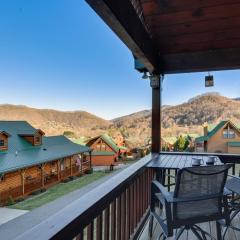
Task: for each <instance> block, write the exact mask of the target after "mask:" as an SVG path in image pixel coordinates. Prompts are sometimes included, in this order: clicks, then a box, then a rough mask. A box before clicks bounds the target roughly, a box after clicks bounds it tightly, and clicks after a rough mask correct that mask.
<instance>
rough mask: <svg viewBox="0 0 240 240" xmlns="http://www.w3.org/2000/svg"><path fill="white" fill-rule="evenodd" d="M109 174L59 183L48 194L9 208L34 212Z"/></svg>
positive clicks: (31, 198)
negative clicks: (33, 210)
mask: <svg viewBox="0 0 240 240" xmlns="http://www.w3.org/2000/svg"><path fill="white" fill-rule="evenodd" d="M108 174H109V173H105V172H103V171H98V172H93V173H92V174H88V175H84V176H82V177H80V178H77V179H75V180H73V181H70V182H68V183H59V184H57V185H55V186H53V187H50V188H49V189H47V191H46V192H44V193H42V194H40V195H37V196H33V197H30V198H28V199H26V200H24V201H22V202H19V203H16V204H14V205H11V206H9V208H15V209H22V210H32V209H34V208H37V207H40V206H42V205H44V204H46V203H48V202H51V201H53V200H55V199H57V198H59V197H61V196H63V195H65V194H67V193H70V192H72V191H74V190H77V189H79V188H82V187H84V186H86V185H88V184H90V183H92V182H94V181H96V180H98V179H100V178H102V177H104V176H106V175H108Z"/></svg>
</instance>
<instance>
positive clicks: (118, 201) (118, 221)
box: [117, 196, 122, 240]
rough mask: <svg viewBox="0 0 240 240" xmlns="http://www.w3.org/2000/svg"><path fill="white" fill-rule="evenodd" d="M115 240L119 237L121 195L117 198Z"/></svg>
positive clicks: (118, 239) (119, 239)
mask: <svg viewBox="0 0 240 240" xmlns="http://www.w3.org/2000/svg"><path fill="white" fill-rule="evenodd" d="M117 240H122V239H121V196H119V197H118V198H117Z"/></svg>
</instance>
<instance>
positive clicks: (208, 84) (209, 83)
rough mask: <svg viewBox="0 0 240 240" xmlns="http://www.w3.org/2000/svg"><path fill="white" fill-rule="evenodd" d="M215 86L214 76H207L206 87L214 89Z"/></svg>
mask: <svg viewBox="0 0 240 240" xmlns="http://www.w3.org/2000/svg"><path fill="white" fill-rule="evenodd" d="M213 86H214V78H213V75H210V73H208V76H205V87H213Z"/></svg>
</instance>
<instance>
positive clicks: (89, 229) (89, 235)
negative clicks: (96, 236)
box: [87, 221, 94, 240]
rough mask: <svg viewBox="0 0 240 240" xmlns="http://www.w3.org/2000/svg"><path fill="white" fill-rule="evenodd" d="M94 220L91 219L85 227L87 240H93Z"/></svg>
mask: <svg viewBox="0 0 240 240" xmlns="http://www.w3.org/2000/svg"><path fill="white" fill-rule="evenodd" d="M93 229H94V222H93V221H92V222H91V223H90V224H89V225H88V227H87V240H93Z"/></svg>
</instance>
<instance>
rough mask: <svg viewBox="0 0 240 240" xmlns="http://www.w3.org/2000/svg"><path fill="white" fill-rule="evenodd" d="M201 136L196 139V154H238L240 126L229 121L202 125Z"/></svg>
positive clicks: (239, 150)
mask: <svg viewBox="0 0 240 240" xmlns="http://www.w3.org/2000/svg"><path fill="white" fill-rule="evenodd" d="M203 132H204V134H203V136H201V137H198V138H196V140H195V141H196V144H195V145H196V146H195V150H196V152H210V153H231V154H240V126H239V125H237V124H233V123H232V122H231V121H229V120H228V121H221V122H220V123H219V124H217V125H208V124H207V123H205V124H204V125H203Z"/></svg>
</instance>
